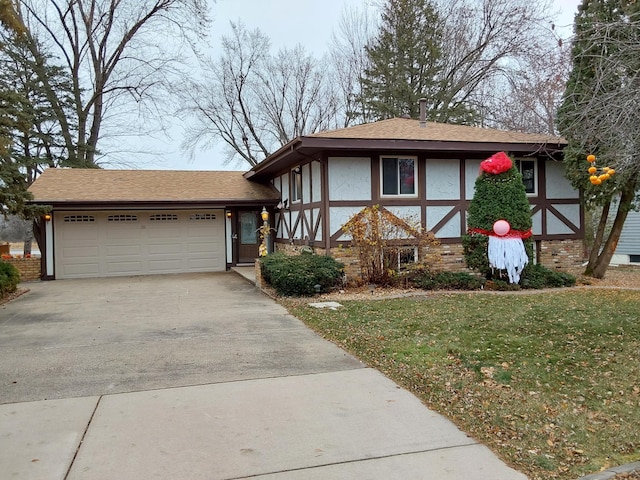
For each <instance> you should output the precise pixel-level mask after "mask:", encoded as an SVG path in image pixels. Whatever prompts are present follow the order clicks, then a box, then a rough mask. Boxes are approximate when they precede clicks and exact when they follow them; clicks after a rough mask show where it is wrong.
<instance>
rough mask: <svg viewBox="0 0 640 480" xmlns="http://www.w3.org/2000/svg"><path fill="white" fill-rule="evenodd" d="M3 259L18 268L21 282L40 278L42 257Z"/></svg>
mask: <svg viewBox="0 0 640 480" xmlns="http://www.w3.org/2000/svg"><path fill="white" fill-rule="evenodd" d="M2 261H3V262H7V263H10V264H11V265H13V266H14V267H16V268H17V269H18V271H19V272H20V281H21V282H32V281H34V280H40V257H31V258H6V259H2Z"/></svg>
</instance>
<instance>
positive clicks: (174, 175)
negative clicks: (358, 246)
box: [29, 168, 279, 203]
mask: <svg viewBox="0 0 640 480" xmlns="http://www.w3.org/2000/svg"><path fill="white" fill-rule="evenodd" d="M29 191H30V192H31V193H32V194H33V196H34V201H36V202H38V203H56V202H88V203H90V202H172V201H173V202H180V201H185V202H198V201H202V202H223V201H247V202H250V201H262V200H264V201H269V200H271V201H273V200H276V201H277V200H278V198H279V194H278V192H277V191H276V190H275V188H273V187H271V186H270V185H264V184H260V183H256V182H252V181H249V180H247V179H246V178H244V177H243V172H226V171H177V170H101V169H78V168H73V169H59V168H50V169H47V170H45V171H44V172H43V173H42V175H40V177H38V179H37V180H36V181H35V182H34V183H33V185H31V187H30V188H29Z"/></svg>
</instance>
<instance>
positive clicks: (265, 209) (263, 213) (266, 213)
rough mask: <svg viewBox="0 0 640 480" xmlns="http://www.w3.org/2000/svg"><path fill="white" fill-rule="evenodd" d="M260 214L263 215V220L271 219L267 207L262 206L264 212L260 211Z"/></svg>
mask: <svg viewBox="0 0 640 480" xmlns="http://www.w3.org/2000/svg"><path fill="white" fill-rule="evenodd" d="M260 216H261V217H262V221H263V222H268V221H269V212H267V208H266V207H262V212H260Z"/></svg>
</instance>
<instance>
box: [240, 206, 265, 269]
mask: <svg viewBox="0 0 640 480" xmlns="http://www.w3.org/2000/svg"><path fill="white" fill-rule="evenodd" d="M259 217H260V212H259V211H257V210H247V211H241V212H239V213H238V230H237V231H238V263H253V262H254V261H255V260H256V258H258V247H259V246H260V235H259V232H258V228H259V226H258V218H259Z"/></svg>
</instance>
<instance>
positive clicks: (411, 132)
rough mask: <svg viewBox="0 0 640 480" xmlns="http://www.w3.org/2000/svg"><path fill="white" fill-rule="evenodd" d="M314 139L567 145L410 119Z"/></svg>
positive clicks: (548, 138) (536, 137) (552, 139)
mask: <svg viewBox="0 0 640 480" xmlns="http://www.w3.org/2000/svg"><path fill="white" fill-rule="evenodd" d="M309 137H315V138H336V139H337V138H352V139H360V140H380V139H385V140H422V141H440V142H476V143H513V144H518V143H528V144H531V143H542V144H544V143H553V144H559V143H566V140H564V139H563V138H560V137H555V136H552V135H540V134H537V133H524V132H514V131H509V130H497V129H494V128H480V127H470V126H468V125H454V124H450V123H437V122H424V126H421V122H420V121H419V120H414V119H411V118H390V119H388V120H380V121H378V122H373V123H365V124H362V125H356V126H354V127H349V128H341V129H338V130H329V131H325V132H319V133H314V134H312V135H309Z"/></svg>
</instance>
